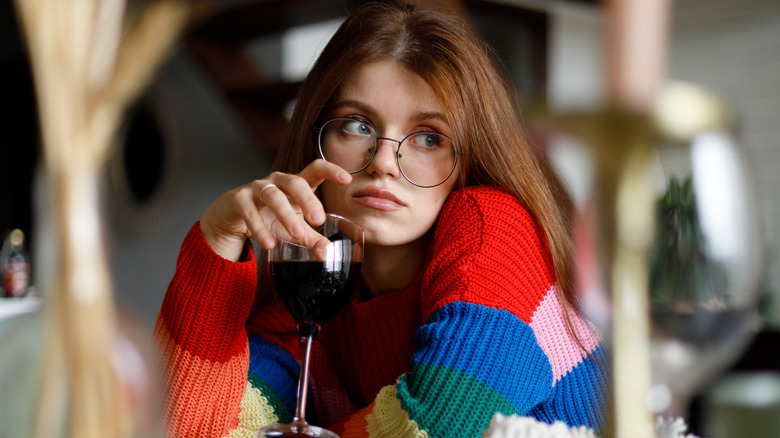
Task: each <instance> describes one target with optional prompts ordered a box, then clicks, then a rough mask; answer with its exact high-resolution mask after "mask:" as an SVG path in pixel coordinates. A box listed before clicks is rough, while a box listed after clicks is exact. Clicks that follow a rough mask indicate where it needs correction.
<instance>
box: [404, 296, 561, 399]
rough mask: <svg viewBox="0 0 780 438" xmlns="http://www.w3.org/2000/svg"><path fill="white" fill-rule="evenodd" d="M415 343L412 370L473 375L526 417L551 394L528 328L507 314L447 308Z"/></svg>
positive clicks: (546, 367) (465, 306)
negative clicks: (439, 368)
mask: <svg viewBox="0 0 780 438" xmlns="http://www.w3.org/2000/svg"><path fill="white" fill-rule="evenodd" d="M414 342H415V348H416V350H417V352H416V353H415V354H414V355H413V356H412V366H413V367H415V366H418V365H440V366H443V367H447V368H452V369H453V370H457V371H460V372H463V373H464V374H466V375H470V376H474V378H476V379H477V380H478V381H481V382H484V383H485V384H486V385H488V386H489V387H491V388H493V389H494V390H495V391H497V392H498V393H499V394H500V395H501V396H502V397H503V398H505V399H506V400H508V401H509V402H510V403H511V404H512V405H513V406H515V408H516V409H517V410H518V411H519V412H520V413H528V412H529V410H530V409H531V407H532V406H535V405H537V404H539V403H541V402H543V401H545V400H547V399H548V398H549V397H550V396H551V395H552V367H551V366H550V363H549V361H548V360H547V356H546V355H545V353H544V351H543V350H542V348H541V347H540V346H539V344H538V343H537V342H536V338H535V337H534V333H533V330H532V329H531V327H530V326H529V325H528V324H526V323H524V322H523V321H521V320H520V319H518V318H517V316H515V315H514V314H512V313H511V312H509V311H507V310H500V309H494V308H491V307H487V306H483V305H479V304H471V303H466V302H460V301H459V302H454V303H450V304H448V305H446V306H444V307H442V308H441V309H439V310H437V311H436V312H434V313H433V314H432V315H431V317H430V318H429V319H428V322H427V324H425V325H423V326H422V327H420V328H419V329H418V330H417V332H416V333H415V335H414ZM485 357H490V358H491V359H490V360H489V361H486V360H485V359H484V358H485ZM486 363H490V364H491V366H489V367H487V366H485V364H486ZM529 376H533V377H532V378H529Z"/></svg>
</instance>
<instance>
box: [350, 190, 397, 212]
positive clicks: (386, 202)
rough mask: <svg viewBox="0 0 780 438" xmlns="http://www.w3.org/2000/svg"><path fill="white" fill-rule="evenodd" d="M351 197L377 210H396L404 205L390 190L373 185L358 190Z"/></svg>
mask: <svg viewBox="0 0 780 438" xmlns="http://www.w3.org/2000/svg"><path fill="white" fill-rule="evenodd" d="M352 198H353V199H355V200H356V201H358V202H360V203H361V204H363V205H366V206H368V207H371V208H376V209H379V210H398V209H400V208H403V207H405V206H406V204H405V203H404V202H403V201H401V199H399V198H398V197H397V196H395V194H393V192H391V191H390V190H387V189H382V188H379V187H375V186H371V187H366V188H364V189H360V190H358V191H357V192H355V193H354V194H353V195H352Z"/></svg>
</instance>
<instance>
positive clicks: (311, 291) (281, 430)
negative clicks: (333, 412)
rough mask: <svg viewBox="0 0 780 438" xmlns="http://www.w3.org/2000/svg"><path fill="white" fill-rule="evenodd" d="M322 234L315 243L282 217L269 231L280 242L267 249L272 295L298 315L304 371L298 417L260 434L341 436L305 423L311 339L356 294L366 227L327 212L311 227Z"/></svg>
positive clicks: (300, 377) (300, 388)
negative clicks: (294, 232)
mask: <svg viewBox="0 0 780 438" xmlns="http://www.w3.org/2000/svg"><path fill="white" fill-rule="evenodd" d="M311 228H312V230H314V232H316V233H317V234H318V235H319V236H322V237H324V238H325V239H327V241H326V240H323V239H321V238H319V236H318V242H317V243H316V244H313V243H312V241H311V240H312V239H311V236H312V234H311V233H310V234H309V235H308V241H307V239H304V238H295V237H293V236H292V235H290V233H289V232H287V230H286V229H285V227H284V226H283V225H282V224H281V222H279V221H274V222H273V223H272V225H271V228H270V231H271V233H272V234H273V235H274V237H275V246H274V248H272V249H271V250H269V251H268V272H269V277H270V279H271V286H272V289H273V293H274V294H275V295H276V297H277V298H278V299H279V300H280V301H281V302H282V304H284V306H285V308H287V310H288V311H289V312H290V314H291V315H292V317H293V318H294V319H295V322H296V325H297V328H298V334H299V336H300V340H301V371H300V376H299V380H298V397H297V406H296V413H295V417H294V418H293V421H292V423H289V424H274V425H271V426H267V427H265V428H263V429H261V430H260V436H275V437H284V436H295V437H328V438H338V435H336V434H335V433H333V432H331V431H328V430H326V429H323V428H320V427H317V426H313V425H310V424H308V423H307V422H306V419H305V412H306V395H307V393H306V392H307V388H308V372H309V356H310V351H311V342H312V339H313V338H314V337H315V336H316V335H317V333H318V332H319V330H320V327H321V326H322V324H324V323H326V322H327V321H328V320H330V319H331V318H333V317H334V316H335V315H336V314H338V312H340V311H341V309H343V308H344V307H345V306H346V305H347V303H348V302H349V301H350V299H351V298H352V296H353V294H354V292H355V290H356V286H357V282H358V279H359V277H360V275H359V274H360V267H361V264H362V261H363V241H364V235H363V229H362V228H361V227H360V226H359V225H358V224H356V223H354V222H352V221H350V220H349V219H346V218H344V217H341V216H337V215H334V214H327V215H326V219H325V221H324V223H323V224H322V225H318V226H311Z"/></svg>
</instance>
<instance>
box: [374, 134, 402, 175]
mask: <svg viewBox="0 0 780 438" xmlns="http://www.w3.org/2000/svg"><path fill="white" fill-rule="evenodd" d="M400 144H401V143H400V142H398V141H397V140H393V139H390V138H378V139H377V144H376V148H377V150H376V154H374V158H373V159H372V160H371V163H369V165H368V167H367V168H366V172H367V173H368V174H369V175H374V176H382V175H389V176H391V177H393V178H398V177H399V176H400V175H401V172H400V170H399V169H398V162H397V161H396V158H395V157H396V154H397V153H398V147H399V146H400Z"/></svg>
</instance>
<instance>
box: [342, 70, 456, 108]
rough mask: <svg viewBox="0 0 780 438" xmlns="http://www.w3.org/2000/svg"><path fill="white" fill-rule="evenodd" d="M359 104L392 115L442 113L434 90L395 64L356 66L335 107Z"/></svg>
mask: <svg viewBox="0 0 780 438" xmlns="http://www.w3.org/2000/svg"><path fill="white" fill-rule="evenodd" d="M344 102H360V103H363V104H365V105H367V106H370V107H372V108H374V109H375V110H377V111H378V110H384V111H388V112H390V111H391V110H392V112H396V113H398V112H415V113H434V112H438V113H441V112H442V105H441V103H440V102H439V100H438V99H437V97H436V95H435V93H434V91H433V88H431V86H430V85H429V84H428V83H427V82H425V80H424V79H423V78H422V77H421V76H419V75H418V74H416V73H414V72H412V71H410V70H408V69H406V68H404V67H403V66H401V65H400V64H398V63H396V62H392V61H377V62H370V63H365V64H361V65H358V66H356V67H355V68H354V69H353V70H352V71H351V72H350V73H349V74H348V75H347V76H346V77H345V79H344V82H343V83H342V85H341V87H339V89H338V90H337V91H336V93H335V95H334V98H333V101H332V104H333V105H335V106H339V105H340V104H342V103H344Z"/></svg>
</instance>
